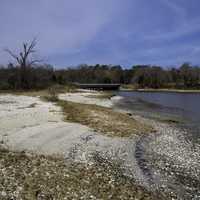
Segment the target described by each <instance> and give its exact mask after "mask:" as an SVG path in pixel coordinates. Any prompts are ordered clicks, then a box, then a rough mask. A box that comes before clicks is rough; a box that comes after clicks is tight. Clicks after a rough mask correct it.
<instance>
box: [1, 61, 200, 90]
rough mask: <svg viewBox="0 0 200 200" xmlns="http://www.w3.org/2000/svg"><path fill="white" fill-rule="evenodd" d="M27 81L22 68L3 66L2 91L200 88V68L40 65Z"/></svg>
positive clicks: (30, 70)
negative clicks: (83, 86)
mask: <svg viewBox="0 0 200 200" xmlns="http://www.w3.org/2000/svg"><path fill="white" fill-rule="evenodd" d="M25 74H26V75H25V79H23V84H22V79H21V78H22V77H21V68H20V67H19V66H14V65H12V64H9V65H8V66H4V67H3V66H2V67H0V90H6V89H10V90H30V89H38V90H39V89H47V88H49V87H51V86H52V85H56V84H57V85H58V84H59V85H70V88H71V85H73V84H74V83H120V84H123V85H127V84H129V86H130V85H132V86H133V88H137V87H138V88H155V89H157V88H177V89H199V88H200V68H199V67H197V66H191V65H190V64H188V63H185V64H183V65H182V66H180V67H179V68H169V69H166V68H162V67H160V66H150V65H137V66H133V67H132V68H130V69H123V68H122V67H121V66H111V65H94V66H89V65H81V66H78V67H73V68H66V69H54V68H53V67H52V66H50V65H46V64H43V65H42V64H40V65H34V66H29V67H28V68H26V73H25Z"/></svg>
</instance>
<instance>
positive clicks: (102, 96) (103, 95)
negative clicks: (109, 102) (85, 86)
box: [87, 92, 115, 99]
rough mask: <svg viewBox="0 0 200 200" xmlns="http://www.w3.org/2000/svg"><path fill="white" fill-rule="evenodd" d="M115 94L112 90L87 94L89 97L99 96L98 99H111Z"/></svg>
mask: <svg viewBox="0 0 200 200" xmlns="http://www.w3.org/2000/svg"><path fill="white" fill-rule="evenodd" d="M114 96H115V95H114V94H113V93H112V92H101V93H99V94H96V95H87V97H88V98H97V99H111V98H112V97H114Z"/></svg>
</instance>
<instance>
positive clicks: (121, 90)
mask: <svg viewBox="0 0 200 200" xmlns="http://www.w3.org/2000/svg"><path fill="white" fill-rule="evenodd" d="M119 91H120V92H163V93H183V94H192V93H194V94H199V93H200V90H195V89H194V90H183V89H153V88H148V89H126V88H121V89H120V90H119Z"/></svg>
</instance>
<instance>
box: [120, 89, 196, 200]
mask: <svg viewBox="0 0 200 200" xmlns="http://www.w3.org/2000/svg"><path fill="white" fill-rule="evenodd" d="M117 95H120V96H122V97H124V98H123V100H122V101H120V102H119V104H118V107H119V108H122V109H126V110H128V111H129V112H131V113H133V114H137V115H140V116H143V117H145V118H149V119H153V121H158V122H159V121H160V122H165V123H161V124H170V125H169V126H172V127H174V128H172V129H171V128H170V127H167V126H168V125H167V126H166V127H165V125H164V127H161V128H160V129H159V126H160V125H159V123H157V124H158V130H160V132H159V131H158V132H159V134H155V135H154V134H153V135H151V134H148V135H144V136H143V137H141V140H140V141H139V142H138V144H137V149H136V154H137V155H136V159H137V160H138V164H139V165H140V167H141V169H142V170H143V171H144V174H146V175H147V179H148V178H149V181H150V185H152V187H155V188H156V187H157V188H158V190H159V191H167V193H168V194H173V195H174V197H173V198H169V199H181V200H182V199H188V200H189V199H195V200H197V199H198V200H199V199H200V93H193V94H192V93H167V92H124V91H123V92H122V91H120V92H118V93H117ZM166 122H167V123H166ZM161 126H162V125H161ZM138 155H139V156H138ZM146 171H147V172H148V173H147V172H146Z"/></svg>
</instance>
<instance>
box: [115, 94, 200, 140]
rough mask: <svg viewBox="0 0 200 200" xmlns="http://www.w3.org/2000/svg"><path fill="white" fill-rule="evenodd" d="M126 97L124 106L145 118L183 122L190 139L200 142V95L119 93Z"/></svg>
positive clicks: (182, 124)
mask: <svg viewBox="0 0 200 200" xmlns="http://www.w3.org/2000/svg"><path fill="white" fill-rule="evenodd" d="M118 95H120V96H123V97H125V99H124V102H125V104H124V105H123V106H127V107H128V108H129V109H131V110H132V111H135V112H136V113H138V114H140V115H145V117H150V118H155V119H158V118H159V119H161V120H165V121H169V122H173V121H174V122H181V123H179V125H180V126H184V127H186V128H187V129H188V130H189V131H188V133H189V134H190V135H188V137H190V139H192V140H193V141H194V142H199V141H200V93H170V92H119V93H118Z"/></svg>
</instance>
